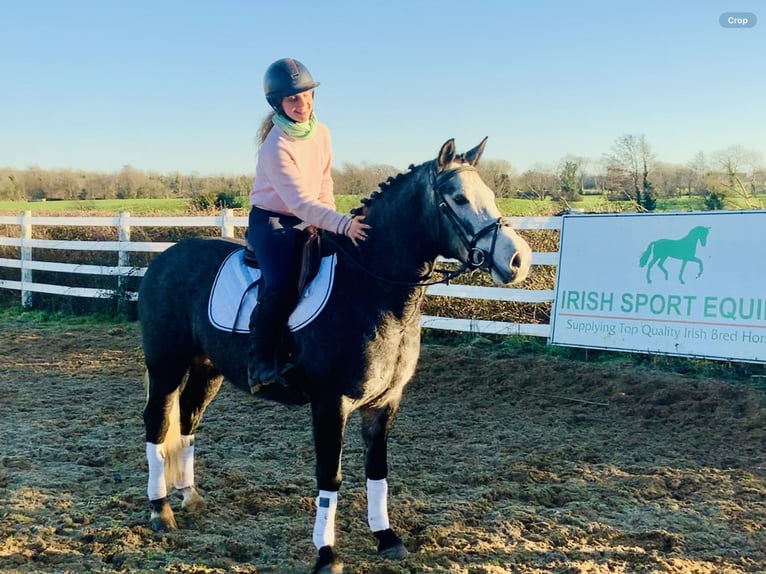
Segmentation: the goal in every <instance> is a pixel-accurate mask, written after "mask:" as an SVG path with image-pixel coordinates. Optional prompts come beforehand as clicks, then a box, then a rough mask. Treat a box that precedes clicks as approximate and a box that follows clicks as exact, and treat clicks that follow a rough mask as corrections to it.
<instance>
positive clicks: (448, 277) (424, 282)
mask: <svg viewBox="0 0 766 574" xmlns="http://www.w3.org/2000/svg"><path fill="white" fill-rule="evenodd" d="M322 238H323V239H329V240H330V241H331V242H332V243H334V244H335V247H337V249H338V251H340V252H341V253H343V255H345V256H346V257H347V258H348V259H349V261H351V262H352V263H353V264H354V265H356V266H357V267H358V268H359V269H360V270H361V271H364V272H365V273H367V275H369V276H370V277H372V278H373V279H377V280H378V281H382V282H383V283H388V284H390V285H400V286H402V287H428V286H430V285H439V284H440V283H444V284H448V283H449V282H450V281H452V280H453V279H454V278H455V277H457V276H458V275H462V274H463V273H465V272H466V271H467V269H468V265H467V264H465V263H463V264H462V265H461V266H460V267H459V268H458V269H455V270H454V271H447V270H445V269H436V268H434V267H433V266H431V270H430V271H429V272H428V273H426V275H425V276H423V277H421V278H419V279H418V280H417V281H399V280H396V279H391V278H389V277H383V276H382V275H378V274H377V273H375V272H374V271H372V270H371V269H368V268H367V267H365V266H364V264H362V263H361V262H360V261H358V260H357V259H356V257H354V256H353V255H352V254H351V253H350V252H349V251H348V250H347V249H346V248H345V247H344V246H343V245H341V244H340V242H339V241H338V240H337V239H335V238H334V237H333V236H332V235H328V236H323V237H322ZM434 273H440V274H441V275H442V277H441V279H438V280H434V281H428V279H429V278H430V277H431V276H432V275H433V274H434Z"/></svg>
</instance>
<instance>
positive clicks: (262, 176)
mask: <svg viewBox="0 0 766 574" xmlns="http://www.w3.org/2000/svg"><path fill="white" fill-rule="evenodd" d="M318 85H319V82H315V81H314V79H313V78H312V77H311V74H310V73H309V71H308V70H307V69H306V67H305V66H304V65H303V64H301V63H300V62H299V61H298V60H294V59H292V58H283V59H281V60H277V61H276V62H274V63H273V64H271V66H269V67H268V69H267V70H266V74H265V76H264V80H263V89H264V92H265V93H266V101H267V102H268V103H269V105H270V106H271V107H272V109H273V111H272V112H271V113H270V114H269V115H268V116H267V117H266V118H265V119H264V122H263V124H262V125H261V129H260V131H259V151H258V162H257V164H256V170H255V181H254V182H253V187H252V189H251V190H250V206H251V209H250V217H249V220H248V230H247V240H248V242H249V243H250V247H251V248H252V250H253V251H254V253H255V256H256V258H257V260H258V264H259V266H260V268H261V273H262V283H261V286H260V288H259V303H258V305H257V306H256V308H255V310H254V311H253V314H252V316H251V318H250V349H249V358H248V377H249V381H250V390H251V391H252V392H253V393H255V392H257V391H258V390H259V389H261V388H262V387H263V386H265V385H269V384H272V383H275V382H278V383H280V384H284V379H283V378H282V376H281V373H280V369H281V367H280V366H279V365H278V363H277V361H276V355H275V346H276V339H277V334H278V333H279V331H280V330H281V329H282V328H283V327H284V325H285V324H286V322H287V318H288V317H289V315H290V313H291V312H292V309H293V307H294V305H295V303H296V301H297V298H298V295H299V293H297V283H298V277H297V275H298V265H297V262H298V261H297V259H298V255H297V254H298V252H299V249H300V246H301V244H302V236H303V229H304V228H305V227H306V226H307V225H313V226H315V227H318V228H321V229H325V230H327V231H331V232H333V233H337V234H342V235H346V236H347V237H349V238H350V239H351V241H352V242H353V243H354V245H358V242H360V241H364V240H365V239H366V238H367V230H368V229H369V227H370V226H369V225H367V224H366V223H364V222H363V220H364V218H363V217H353V218H352V217H349V216H347V215H343V214H341V213H338V212H337V211H336V209H335V196H334V195H333V182H332V174H331V164H332V156H331V152H330V132H329V130H328V129H327V127H326V126H324V125H323V124H320V123H319V122H317V119H316V116H315V115H314V89H315V88H316V87H317V86H318Z"/></svg>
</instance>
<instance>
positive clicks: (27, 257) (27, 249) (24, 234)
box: [19, 211, 32, 309]
mask: <svg viewBox="0 0 766 574" xmlns="http://www.w3.org/2000/svg"><path fill="white" fill-rule="evenodd" d="M31 217H32V212H31V211H22V212H21V215H20V216H19V226H20V227H21V232H20V239H21V307H22V308H23V309H31V308H32V291H27V289H25V286H26V285H28V284H30V283H32V270H31V269H30V268H29V267H27V266H26V265H25V263H26V262H27V261H32V246H31V245H29V244H28V243H27V241H28V240H30V239H32V221H31ZM25 243H27V244H26V245H25Z"/></svg>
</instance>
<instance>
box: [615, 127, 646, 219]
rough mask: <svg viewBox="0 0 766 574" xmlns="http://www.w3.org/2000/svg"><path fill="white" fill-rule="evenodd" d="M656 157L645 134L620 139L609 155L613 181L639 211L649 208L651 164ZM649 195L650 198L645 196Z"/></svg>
mask: <svg viewBox="0 0 766 574" xmlns="http://www.w3.org/2000/svg"><path fill="white" fill-rule="evenodd" d="M653 159H654V157H653V155H652V152H651V148H650V146H649V142H647V141H646V136H644V134H639V135H636V134H626V135H622V136H620V137H618V138H617V139H616V140H615V142H614V144H612V151H611V153H610V154H608V155H607V162H608V168H607V170H608V172H611V173H612V180H613V181H614V182H618V183H619V184H620V186H621V189H620V190H619V191H622V193H623V194H624V195H625V197H627V198H628V199H629V200H630V201H633V202H634V203H635V204H636V206H637V207H638V208H639V209H646V208H647V205H646V204H647V199H648V200H651V199H653V198H652V187H653V186H652V184H651V182H650V181H649V169H650V164H651V162H652V161H653ZM646 194H648V198H645V197H644V195H646Z"/></svg>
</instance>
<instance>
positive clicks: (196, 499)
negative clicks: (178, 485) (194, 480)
mask: <svg viewBox="0 0 766 574" xmlns="http://www.w3.org/2000/svg"><path fill="white" fill-rule="evenodd" d="M181 495H182V496H183V497H184V499H183V502H181V508H183V509H184V510H185V511H187V512H192V513H194V512H199V511H200V510H202V509H203V508H205V506H206V503H205V499H204V498H202V497H201V496H200V495H199V493H198V492H197V489H196V488H194V487H193V486H189V487H186V488H182V489H181Z"/></svg>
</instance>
